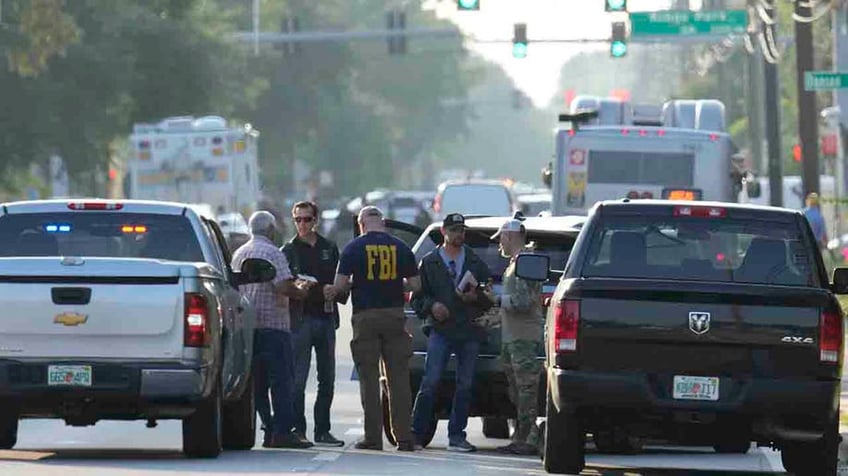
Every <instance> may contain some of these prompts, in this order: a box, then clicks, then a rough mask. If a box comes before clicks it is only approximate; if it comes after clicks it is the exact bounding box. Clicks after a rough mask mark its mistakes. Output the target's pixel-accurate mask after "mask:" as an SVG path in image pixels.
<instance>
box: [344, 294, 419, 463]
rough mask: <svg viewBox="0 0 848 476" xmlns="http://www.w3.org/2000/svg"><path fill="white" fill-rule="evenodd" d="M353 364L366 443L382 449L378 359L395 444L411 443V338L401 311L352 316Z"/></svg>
mask: <svg viewBox="0 0 848 476" xmlns="http://www.w3.org/2000/svg"><path fill="white" fill-rule="evenodd" d="M350 350H351V353H352V354H353V363H354V365H356V371H357V373H358V374H359V395H360V398H361V399H362V408H363V410H364V411H365V441H367V442H368V443H371V444H374V445H378V446H382V442H383V435H382V432H381V430H382V427H383V421H382V416H383V412H382V401H381V398H380V359H382V365H383V368H384V369H385V372H386V378H387V380H388V387H389V408H390V409H391V425H392V432H393V433H394V435H395V439H396V440H397V441H398V442H412V435H411V433H410V420H411V415H412V395H411V390H410V384H409V359H410V357H412V336H410V335H409V334H408V333H407V332H406V329H405V328H404V315H403V309H402V308H399V307H397V308H386V309H366V310H364V311H360V312H356V313H354V314H353V340H352V341H351V342H350Z"/></svg>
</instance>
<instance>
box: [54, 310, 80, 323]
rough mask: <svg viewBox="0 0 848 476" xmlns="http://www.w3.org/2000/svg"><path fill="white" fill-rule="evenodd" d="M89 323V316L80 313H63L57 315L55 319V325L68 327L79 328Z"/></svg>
mask: <svg viewBox="0 0 848 476" xmlns="http://www.w3.org/2000/svg"><path fill="white" fill-rule="evenodd" d="M87 321H88V314H80V313H78V312H63V313H61V314H56V317H54V318H53V324H64V325H66V326H78V325H80V324H85V323H86V322H87Z"/></svg>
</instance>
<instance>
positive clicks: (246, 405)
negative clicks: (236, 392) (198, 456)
mask: <svg viewBox="0 0 848 476" xmlns="http://www.w3.org/2000/svg"><path fill="white" fill-rule="evenodd" d="M245 385H246V387H245V388H244V391H243V392H242V394H241V397H239V398H238V400H236V401H234V402H230V403H228V404H226V405H225V406H224V421H223V423H222V424H223V428H222V431H223V442H222V446H223V448H224V449H226V450H249V449H251V448H253V446H254V445H255V444H256V402H255V400H254V398H253V396H254V389H253V376H252V375H251V376H250V378H248V379H247V382H246V383H245Z"/></svg>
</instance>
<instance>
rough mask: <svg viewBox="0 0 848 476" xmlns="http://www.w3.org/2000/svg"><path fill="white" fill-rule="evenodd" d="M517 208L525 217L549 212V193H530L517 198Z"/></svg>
mask: <svg viewBox="0 0 848 476" xmlns="http://www.w3.org/2000/svg"><path fill="white" fill-rule="evenodd" d="M518 206H519V208H520V209H521V213H523V214H524V215H525V216H528V217H533V216H540V215H541V214H543V213H545V212H548V214H550V210H551V193H550V192H543V193H532V194H524V195H519V196H518Z"/></svg>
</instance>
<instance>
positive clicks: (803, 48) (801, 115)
mask: <svg viewBox="0 0 848 476" xmlns="http://www.w3.org/2000/svg"><path fill="white" fill-rule="evenodd" d="M795 14H796V15H797V16H799V17H802V18H810V17H812V15H813V12H812V9H811V8H810V6H809V3H807V2H803V1H796V2H795ZM795 62H796V64H797V86H798V136H799V138H800V140H801V180H802V183H803V188H804V196H805V197H806V196H807V194H809V193H811V192H817V193H818V192H819V191H820V190H819V150H818V148H819V146H818V138H819V115H818V111H816V93H815V92H813V91H806V90H805V88H804V73H805V72H806V71H813V70H814V65H813V24H812V23H809V22H800V21H797V20H796V21H795Z"/></svg>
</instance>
